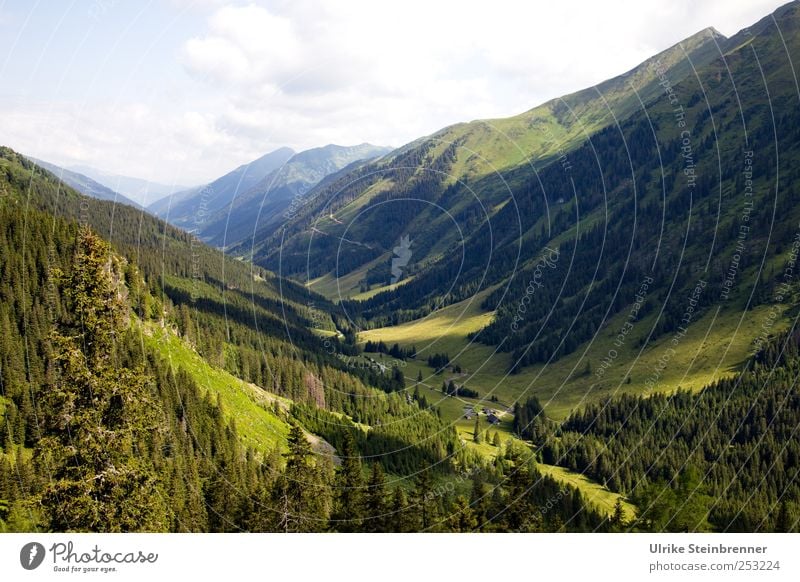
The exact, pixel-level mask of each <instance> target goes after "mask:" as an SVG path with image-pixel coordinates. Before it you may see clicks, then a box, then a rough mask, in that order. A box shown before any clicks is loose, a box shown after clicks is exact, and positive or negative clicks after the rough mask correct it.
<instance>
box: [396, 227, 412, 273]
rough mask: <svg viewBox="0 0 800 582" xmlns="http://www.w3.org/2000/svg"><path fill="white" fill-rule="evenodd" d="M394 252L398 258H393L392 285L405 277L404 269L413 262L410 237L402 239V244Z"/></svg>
mask: <svg viewBox="0 0 800 582" xmlns="http://www.w3.org/2000/svg"><path fill="white" fill-rule="evenodd" d="M393 250H394V254H395V255H396V256H395V257H393V258H392V284H395V283H397V282H398V281H400V278H401V277H402V276H403V267H405V266H406V265H408V261H410V260H411V240H410V239H409V237H408V235H405V236H402V237H400V244H399V245H397V246H396V247H394V249H393Z"/></svg>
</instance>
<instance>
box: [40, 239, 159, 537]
mask: <svg viewBox="0 0 800 582" xmlns="http://www.w3.org/2000/svg"><path fill="white" fill-rule="evenodd" d="M63 286H64V289H63V291H64V297H65V301H66V308H67V309H66V313H68V314H70V316H71V318H72V319H70V320H64V321H62V322H61V325H60V326H58V328H57V329H54V330H53V331H52V333H51V336H50V339H51V343H52V344H53V354H52V358H51V365H52V366H53V368H54V369H55V371H56V374H55V380H54V381H53V382H52V383H51V384H50V385H49V386H47V387H46V389H45V392H44V395H43V398H42V401H43V402H42V410H43V411H44V412H45V414H46V418H45V434H44V436H43V438H42V439H41V440H40V441H39V442H38V444H37V447H36V451H35V455H36V462H37V464H38V465H39V466H44V467H49V468H51V471H52V473H51V474H52V479H51V480H50V481H49V483H48V485H47V486H46V488H45V490H44V492H43V494H42V495H41V506H42V508H43V510H44V513H45V516H46V518H47V520H48V521H49V527H50V528H51V529H54V530H56V531H98V532H125V531H163V530H165V529H166V528H167V527H168V518H167V510H166V507H165V503H164V495H163V489H162V487H161V484H160V482H159V480H158V479H157V477H156V473H155V470H154V468H153V466H152V464H151V463H150V462H149V460H148V457H147V455H145V454H142V453H141V449H142V448H143V447H145V446H146V444H145V443H146V442H147V438H148V436H149V435H150V433H151V432H152V431H156V430H159V429H160V426H159V423H160V422H161V421H162V419H163V415H162V414H161V411H160V409H159V406H158V404H157V403H156V401H155V400H154V399H153V398H152V395H151V390H150V388H149V386H148V378H147V377H146V376H145V375H144V373H143V371H142V370H141V369H139V370H133V369H128V368H122V367H118V366H117V365H115V344H116V341H117V338H118V336H120V335H122V334H123V333H124V331H125V318H126V312H125V307H126V306H125V304H124V300H123V298H124V297H125V288H124V286H123V285H122V275H121V270H120V264H119V261H118V260H117V258H116V257H114V256H113V255H112V254H111V251H110V248H109V246H108V244H107V243H105V242H104V241H103V240H102V239H100V238H99V237H98V236H96V235H95V234H94V233H92V232H91V231H90V230H89V229H88V228H83V229H81V231H80V233H79V237H78V244H77V252H76V254H75V258H74V261H73V265H72V273H71V274H70V275H69V276H68V277H66V278H63Z"/></svg>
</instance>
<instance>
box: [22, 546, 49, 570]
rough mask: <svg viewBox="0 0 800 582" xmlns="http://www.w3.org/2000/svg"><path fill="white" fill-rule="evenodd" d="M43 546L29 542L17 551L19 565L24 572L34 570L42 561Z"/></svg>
mask: <svg viewBox="0 0 800 582" xmlns="http://www.w3.org/2000/svg"><path fill="white" fill-rule="evenodd" d="M44 554H45V551H44V546H43V545H42V544H40V543H39V542H30V543H27V544H25V545H24V546H22V549H21V550H20V551H19V563H20V564H22V567H23V568H25V569H26V570H35V569H36V568H38V567H39V566H41V565H42V562H43V561H44Z"/></svg>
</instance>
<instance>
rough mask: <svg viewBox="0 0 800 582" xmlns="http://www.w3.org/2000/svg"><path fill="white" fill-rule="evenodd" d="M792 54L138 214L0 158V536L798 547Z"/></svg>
mask: <svg viewBox="0 0 800 582" xmlns="http://www.w3.org/2000/svg"><path fill="white" fill-rule="evenodd" d="M798 59H800V2H797V1H795V2H791V3H789V4H787V5H785V6H783V7H781V8H780V9H778V10H777V11H775V12H774V13H773V14H771V15H768V16H766V17H765V18H763V19H762V20H760V21H758V22H756V23H754V24H753V25H752V26H750V27H748V28H747V29H744V30H742V31H740V32H739V33H737V34H735V35H733V36H731V37H730V38H727V37H725V36H723V35H722V34H720V33H719V32H718V31H716V30H715V29H713V28H707V29H705V30H702V31H700V32H698V33H697V34H695V35H692V36H691V37H689V38H687V39H685V40H683V41H681V42H680V43H678V44H676V45H674V46H672V47H670V48H668V49H666V50H665V51H662V52H660V53H659V54H657V55H655V56H653V57H652V58H650V59H647V60H646V61H644V62H643V63H641V64H640V65H639V66H637V67H635V68H634V69H632V70H630V71H628V72H627V73H624V74H622V75H620V76H618V77H615V78H613V79H610V80H608V81H605V82H603V83H601V84H599V85H597V86H595V87H590V88H587V89H584V90H582V91H578V92H576V93H573V94H570V95H567V96H564V97H562V98H559V99H554V100H552V101H549V102H547V103H544V104H541V105H539V106H537V107H534V108H533V109H530V110H528V111H526V112H524V113H521V114H519V115H516V116H513V117H510V118H505V119H494V120H483V121H473V122H469V123H461V124H456V125H453V126H450V127H446V128H443V129H441V130H439V131H437V132H435V133H433V134H431V135H429V136H424V137H420V138H419V139H417V140H414V141H412V142H411V143H409V144H406V145H405V146H402V147H400V148H398V149H395V150H391V151H390V150H388V149H387V148H380V147H376V146H371V145H369V144H362V145H359V146H353V147H342V146H335V145H329V146H325V147H322V148H316V149H311V150H307V151H304V152H299V153H296V152H294V151H293V150H291V149H289V148H282V149H279V150H276V151H273V152H270V153H268V154H266V155H265V156H262V157H261V158H259V159H258V160H255V161H253V162H251V163H250V164H245V165H242V166H240V167H239V168H236V169H235V170H233V171H232V172H230V173H229V174H226V175H225V176H222V177H220V178H218V179H217V180H214V181H212V182H211V183H209V184H207V185H204V186H200V187H196V188H188V189H184V190H182V191H179V192H174V193H171V194H168V195H167V197H166V198H163V199H161V200H158V201H156V202H154V203H153V204H150V205H149V207H148V210H149V211H150V212H152V213H153V214H152V215H151V214H148V213H145V212H142V210H141V208H136V207H132V206H129V205H125V204H122V205H119V204H115V203H114V202H113V200H114V198H111V195H112V194H113V195H114V196H115V197H117V198H116V200H117V201H119V198H118V196H119V195H117V194H116V193H115V192H113V191H110V190H106V189H105V188H104V187H103V186H102V185H101V184H99V183H97V182H96V181H93V180H92V179H91V178H90V177H88V176H84V175H80V174H76V173H74V172H72V171H69V170H67V171H63V170H62V169H61V168H58V167H54V166H49V165H47V164H46V163H43V162H37V161H35V160H30V159H27V158H25V157H23V156H21V155H19V154H17V153H16V152H14V151H12V150H10V149H8V148H5V147H0V271H1V272H2V273H3V275H4V277H3V283H2V285H0V328H1V329H0V380H2V382H1V383H0V386H1V387H2V392H0V418H2V419H3V425H2V426H4V427H5V430H3V431H2V432H1V433H0V530H3V531H6V530H10V531H226V532H227V531H281V532H300V531H302V532H317V531H338V532H352V531H365V532H384V531H400V532H409V531H450V532H455V531H484V532H490V531H491V532H542V531H549V532H555V531H579V532H589V531H599V532H622V531H643V532H660V531H672V532H687V531H698V532H705V531H720V532H727V531H744V532H755V531H782V532H788V531H797V529H798V523H799V522H800V479H798V478H797V477H798V476H799V475H800V473H798V459H800V442H799V441H798V439H797V438H796V432H797V428H798V426H800V388H798V386H797V382H796V380H797V374H798V370H800V330H798V329H797V320H798V317H799V316H800V306H799V305H800V304H799V302H798V298H800V282H798V280H797V276H796V273H795V270H796V263H797V256H798V253H800V230H798V228H799V227H798V225H799V224H800V204H798V202H800V85H798V82H797V77H796V75H795V74H794V68H793V63H794V62H798ZM71 185H74V188H73V187H71ZM79 191H80V192H79ZM82 192H83V193H85V194H87V195H88V196H91V197H87V196H84V195H83V194H82ZM103 198H105V199H103ZM198 239H200V240H198ZM206 243H207V244H206ZM212 245H213V246H212ZM76 443H79V446H76ZM120 492H124V494H121V493H120ZM165 500H169V502H168V503H167V502H166V501H165ZM543 508H547V509H546V510H545V509H543Z"/></svg>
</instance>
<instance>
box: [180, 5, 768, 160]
mask: <svg viewBox="0 0 800 582" xmlns="http://www.w3.org/2000/svg"><path fill="white" fill-rule="evenodd" d="M776 4H777V2H775V1H774V0H759V1H757V2H748V3H746V4H745V3H738V4H737V3H732V2H730V1H728V0H711V1H709V2H705V3H703V4H702V6H700V7H698V6H697V3H696V2H690V1H688V0H684V1H682V2H673V3H667V4H664V3H661V2H648V3H643V2H641V0H621V1H618V2H614V3H597V2H575V1H561V2H550V3H547V4H543V3H521V2H510V1H506V0H495V1H494V2H485V1H484V0H481V1H478V2H476V1H463V0H462V1H459V2H430V1H429V0H407V1H405V2H402V3H393V4H392V5H387V4H386V3H381V2H371V1H367V0H363V1H351V2H342V3H336V5H335V8H334V7H333V6H332V5H331V4H327V3H319V2H312V1H308V0H297V1H293V2H284V3H279V4H277V5H274V6H272V7H271V8H266V7H262V6H256V5H252V4H251V5H247V6H239V7H236V6H226V7H224V8H221V9H220V10H218V11H217V12H216V13H215V14H214V15H213V16H212V17H211V18H210V19H209V22H208V29H207V31H206V32H205V33H204V34H202V35H200V36H198V37H195V38H192V39H190V40H188V41H187V42H186V43H185V45H184V50H183V59H184V64H185V66H186V68H187V70H188V71H189V72H190V73H191V74H192V75H194V76H196V77H197V78H198V79H202V81H203V82H204V83H207V85H208V86H209V88H213V89H215V90H216V91H217V95H219V96H220V98H221V101H220V104H221V107H222V108H221V110H220V111H218V112H217V114H218V116H219V119H220V122H221V123H223V124H224V125H225V127H226V131H227V132H228V133H229V135H231V137H232V139H234V140H235V139H236V136H237V135H239V134H241V135H242V136H244V137H246V138H247V139H252V138H253V137H254V136H256V135H258V134H259V133H261V135H262V136H263V137H264V138H265V139H267V140H268V141H270V142H276V141H281V140H286V142H287V143H288V145H292V146H294V147H298V148H302V147H309V146H314V145H321V144H322V143H323V142H324V141H326V140H331V141H336V142H339V143H346V142H354V141H365V140H366V141H372V142H375V143H389V144H393V145H400V144H401V143H403V142H406V141H408V140H411V139H413V138H415V137H418V136H419V135H422V134H426V133H430V132H432V131H434V130H436V129H438V128H440V127H442V126H444V125H447V124H450V123H454V122H457V121H462V120H468V119H474V118H479V117H487V116H489V117H491V116H504V115H512V114H514V113H518V112H521V111H524V110H526V109H529V108H531V107H533V106H535V105H537V104H539V103H541V102H543V101H544V100H546V99H548V98H552V97H555V96H558V95H561V94H563V93H566V92H570V91H574V90H577V89H580V88H583V87H585V86H589V85H591V84H593V83H596V82H599V81H602V80H604V79H606V78H608V77H611V76H614V75H616V74H619V73H622V72H624V71H625V70H627V69H629V68H631V67H633V66H635V65H636V64H638V63H639V62H641V61H642V60H644V59H645V58H647V57H649V56H651V55H652V54H654V53H655V52H657V51H659V50H663V49H665V48H667V47H668V46H670V45H672V44H674V43H676V42H678V41H680V40H681V39H683V38H685V37H686V36H688V35H690V34H693V33H694V32H697V31H698V30H701V29H702V28H705V27H706V26H710V25H716V26H717V27H718V28H720V29H722V30H723V31H724V32H726V33H728V34H732V33H734V32H736V30H737V29H738V27H740V26H743V25H745V24H749V23H750V22H751V21H753V20H755V19H756V18H758V17H760V16H762V15H764V14H766V13H767V12H769V10H771V9H773V8H774V7H775V5H776Z"/></svg>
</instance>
